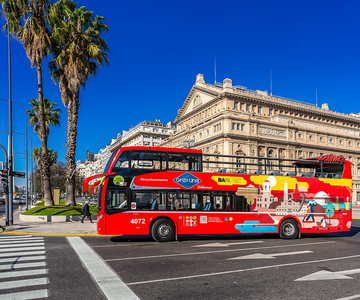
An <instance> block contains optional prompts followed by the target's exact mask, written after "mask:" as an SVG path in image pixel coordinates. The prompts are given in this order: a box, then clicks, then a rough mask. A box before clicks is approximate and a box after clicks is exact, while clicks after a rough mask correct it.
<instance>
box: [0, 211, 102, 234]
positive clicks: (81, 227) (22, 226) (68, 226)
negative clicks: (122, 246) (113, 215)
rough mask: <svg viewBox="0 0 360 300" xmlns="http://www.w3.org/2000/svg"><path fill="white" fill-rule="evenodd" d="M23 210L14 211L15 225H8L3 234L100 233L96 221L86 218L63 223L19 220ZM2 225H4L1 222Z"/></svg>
mask: <svg viewBox="0 0 360 300" xmlns="http://www.w3.org/2000/svg"><path fill="white" fill-rule="evenodd" d="M21 213H22V211H19V210H17V211H15V212H14V219H13V223H14V225H10V226H6V228H5V232H4V233H1V231H0V236H1V234H33V235H92V236H94V235H98V234H97V231H96V221H93V223H90V221H89V219H87V218H85V220H84V223H81V222H80V221H79V222H61V223H51V222H46V223H35V222H23V221H20V220H19V215H20V214H21ZM1 225H4V223H3V222H1Z"/></svg>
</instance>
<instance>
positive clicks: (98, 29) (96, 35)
mask: <svg viewBox="0 0 360 300" xmlns="http://www.w3.org/2000/svg"><path fill="white" fill-rule="evenodd" d="M48 20H49V23H50V24H51V27H52V39H53V42H54V44H56V46H54V47H53V48H52V54H53V55H54V59H53V60H52V61H51V63H50V70H51V72H52V77H53V79H54V80H55V82H58V83H59V88H60V92H61V98H62V101H63V103H64V106H65V107H67V110H68V127H67V153H66V163H67V164H66V184H67V193H66V204H67V205H75V171H76V165H75V154H76V136H77V123H78V114H79V95H80V87H81V86H82V87H85V82H86V81H87V80H88V79H89V77H90V76H94V75H95V74H96V72H97V70H98V67H99V66H100V67H101V66H103V64H104V63H106V64H108V63H109V60H108V57H107V55H106V53H105V52H106V51H109V49H108V46H107V44H106V42H105V40H104V39H102V38H101V34H102V33H103V32H104V31H108V26H107V25H106V24H105V23H104V22H105V19H104V18H103V17H100V16H94V13H93V12H92V11H87V10H86V8H85V7H84V6H83V7H78V6H77V5H76V4H75V3H74V2H73V1H72V0H59V1H58V2H56V3H55V4H54V5H52V6H51V9H50V13H49V17H48Z"/></svg>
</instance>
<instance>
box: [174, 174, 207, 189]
mask: <svg viewBox="0 0 360 300" xmlns="http://www.w3.org/2000/svg"><path fill="white" fill-rule="evenodd" d="M174 181H175V182H176V183H177V184H179V185H181V186H182V187H184V188H186V189H191V188H192V187H193V186H195V185H197V184H199V183H200V182H201V180H200V179H199V178H197V177H195V176H194V175H192V174H190V173H185V174H182V175H181V176H179V177H177V178H175V179H174Z"/></svg>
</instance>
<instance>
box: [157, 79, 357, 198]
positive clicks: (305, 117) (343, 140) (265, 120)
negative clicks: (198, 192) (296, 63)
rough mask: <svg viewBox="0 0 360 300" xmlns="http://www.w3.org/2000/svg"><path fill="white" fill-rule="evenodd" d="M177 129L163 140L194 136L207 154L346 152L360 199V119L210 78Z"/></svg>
mask: <svg viewBox="0 0 360 300" xmlns="http://www.w3.org/2000/svg"><path fill="white" fill-rule="evenodd" d="M175 124H176V130H177V133H176V134H175V135H172V136H170V137H169V138H168V139H167V140H166V141H164V142H163V143H161V146H164V147H179V148H182V147H184V145H188V141H189V140H191V141H193V144H194V148H196V149H201V150H202V151H203V153H209V154H225V155H239V156H259V157H274V158H280V159H298V158H309V157H316V156H320V155H323V154H336V155H344V156H345V157H346V158H347V159H348V160H349V161H350V162H351V165H352V173H353V201H360V118H359V115H358V114H355V113H352V114H343V113H338V112H335V111H331V110H330V109H329V107H328V105H327V104H322V106H321V107H317V106H316V105H313V104H309V103H303V102H300V101H296V100H291V99H287V98H283V97H278V96H273V95H269V94H268V93H267V92H264V91H259V90H257V91H252V90H248V89H247V88H245V87H243V86H233V85H232V80H231V79H225V80H224V81H223V83H222V84H219V83H216V84H215V85H212V84H208V83H205V81H204V76H203V75H202V74H199V75H197V77H196V82H195V85H194V86H193V87H192V89H191V90H190V93H189V94H188V96H187V98H186V99H185V102H184V103H183V105H182V107H181V108H180V110H179V111H178V115H177V116H176V119H175Z"/></svg>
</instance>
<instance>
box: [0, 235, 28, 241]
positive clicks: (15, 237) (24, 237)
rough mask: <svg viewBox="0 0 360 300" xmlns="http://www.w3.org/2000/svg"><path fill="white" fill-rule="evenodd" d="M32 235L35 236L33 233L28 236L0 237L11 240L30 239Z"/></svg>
mask: <svg viewBox="0 0 360 300" xmlns="http://www.w3.org/2000/svg"><path fill="white" fill-rule="evenodd" d="M31 237H33V236H32V235H27V236H22V237H19V236H18V235H8V236H2V237H0V241H1V240H11V239H28V238H31Z"/></svg>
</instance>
